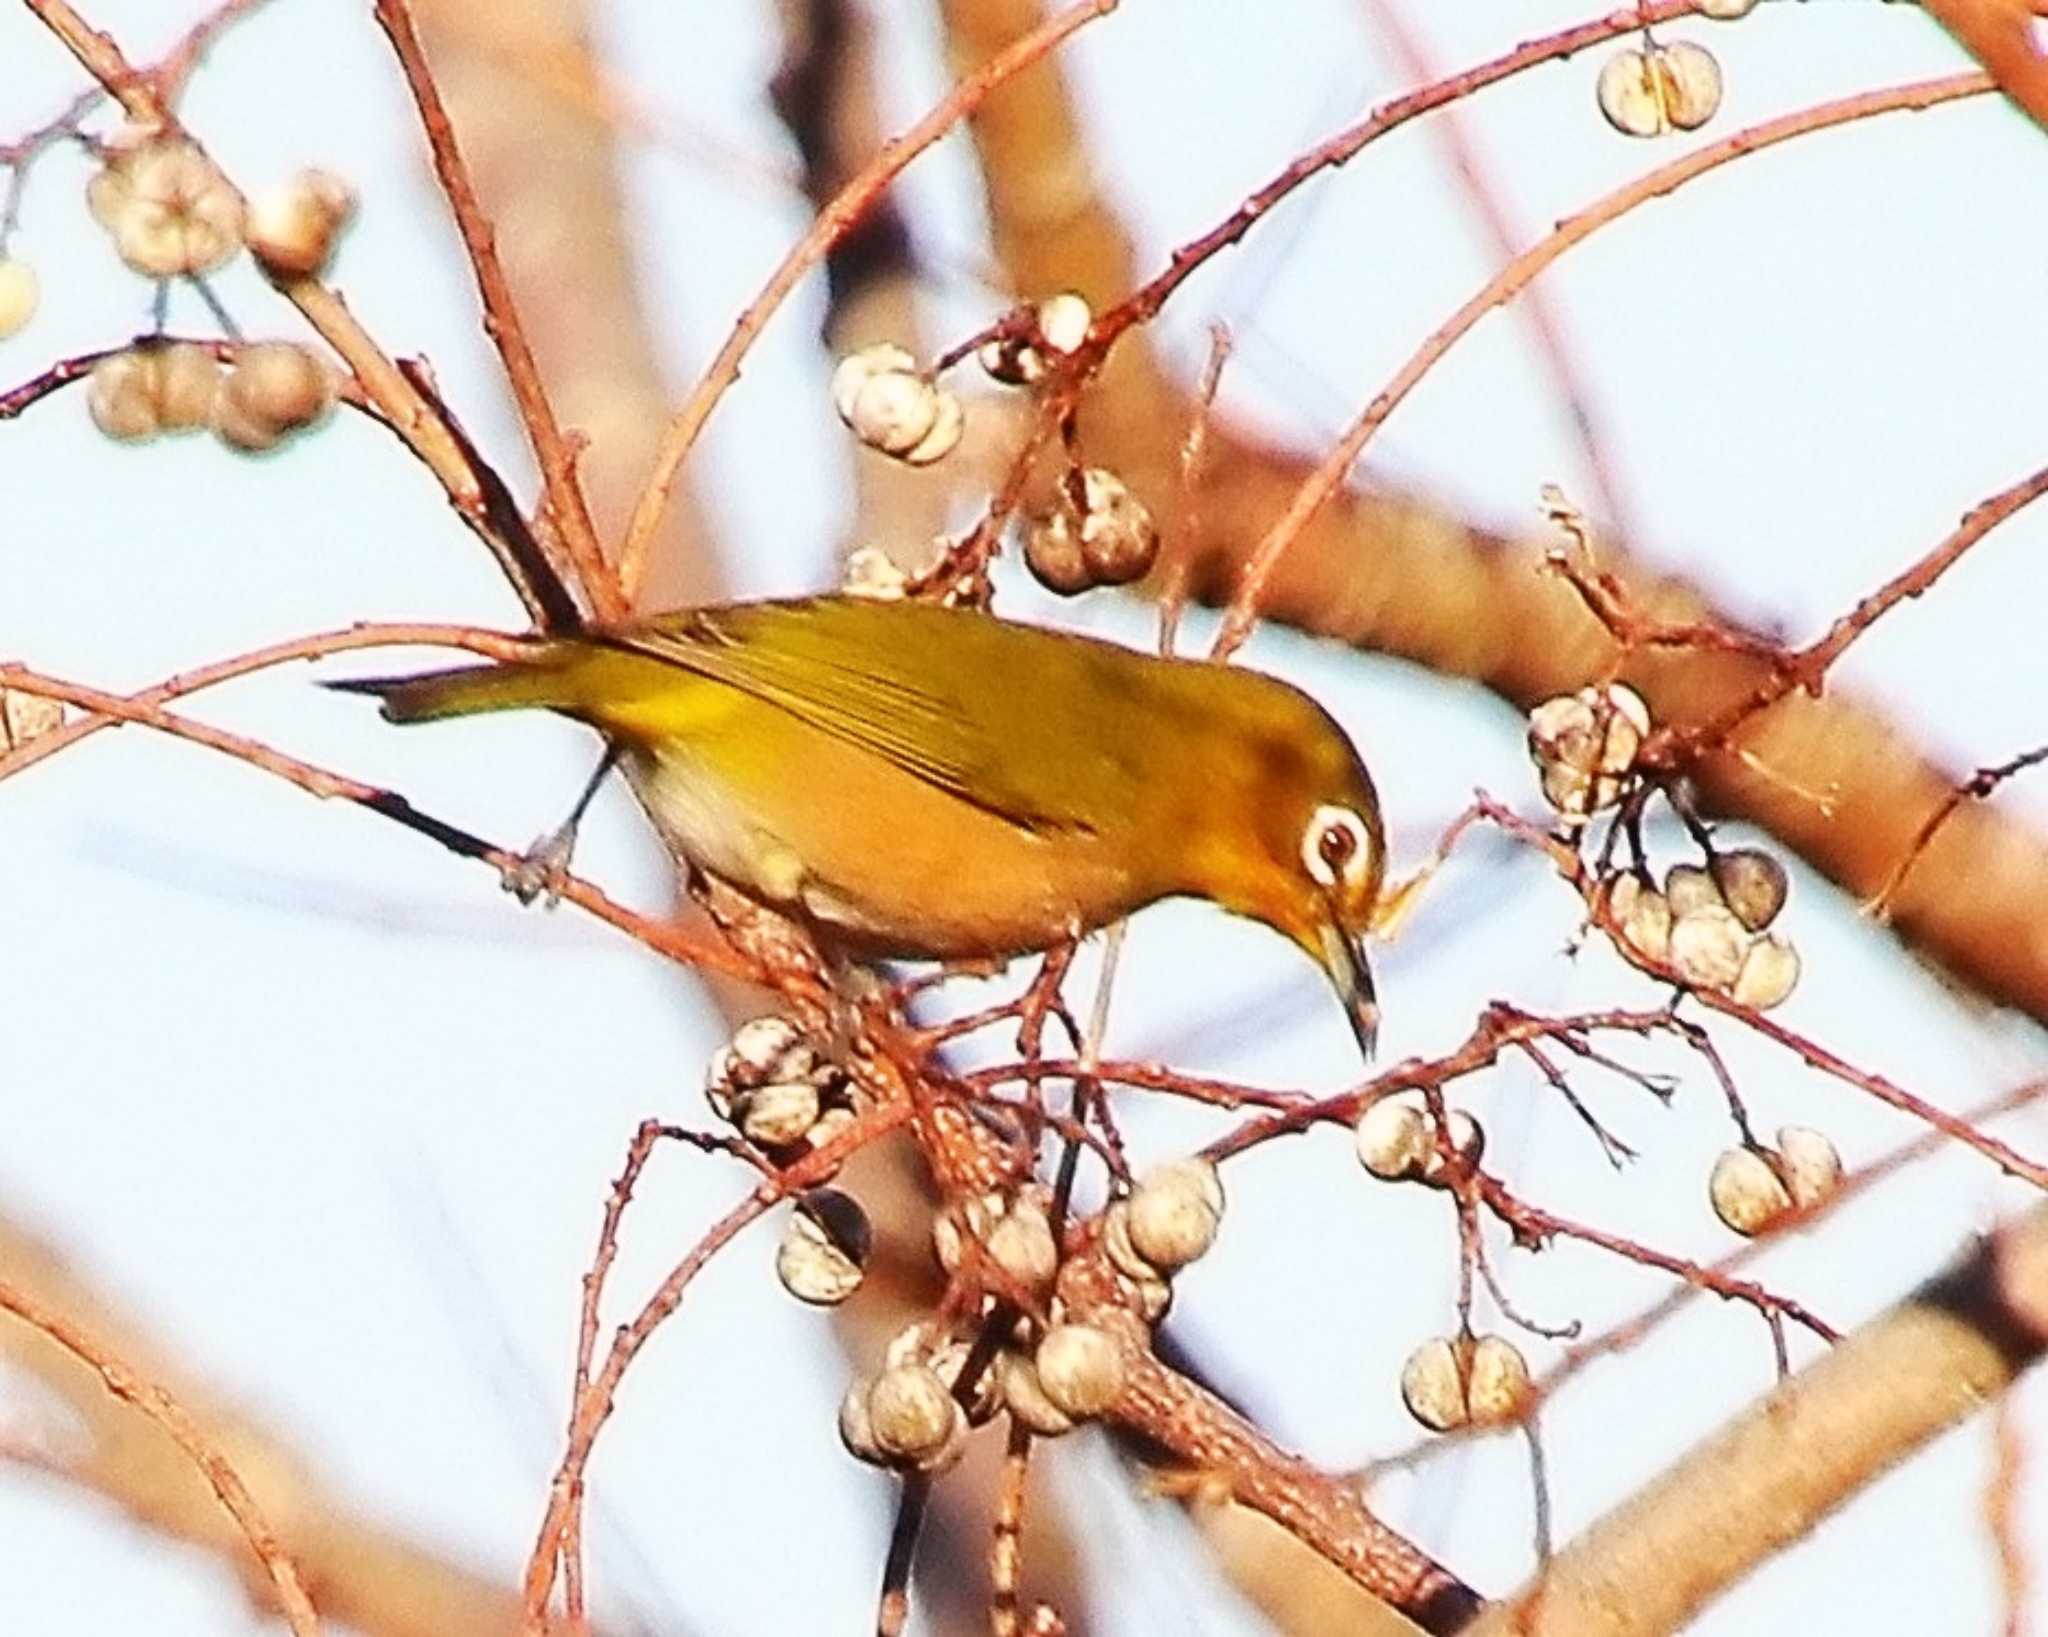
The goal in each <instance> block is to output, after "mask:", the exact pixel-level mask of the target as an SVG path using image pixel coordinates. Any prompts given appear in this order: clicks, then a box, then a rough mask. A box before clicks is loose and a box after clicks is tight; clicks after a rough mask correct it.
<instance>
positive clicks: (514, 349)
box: [375, 0, 625, 624]
mask: <svg viewBox="0 0 2048 1637" xmlns="http://www.w3.org/2000/svg"><path fill="white" fill-rule="evenodd" d="M375 15H376V18H377V25H378V27H380V28H381V29H383V31H384V34H385V37H386V38H387V39H389V40H390V42H391V48H392V50H393V52H395V53H396V55H397V57H398V65H399V67H400V69H401V70H403V72H404V74H405V83H406V87H407V89H408V90H410V91H411V92H412V98H413V103H414V106H415V107H416V108H417V110H418V112H419V117H420V128H421V129H422V130H423V131H424V132H425V133H426V138H427V147H428V149H429V150H430V151H431V152H432V154H433V157H434V175H435V178H436V180H438V181H439V182H440V184H441V192H442V194H443V195H444V196H445V197H446V198H447V200H448V208H449V209H450V210H451V211H452V212H453V213H454V216H455V225H456V227H457V229H458V230H459V231H460V232H461V234H462V245H463V248H464V249H465V250H466V251H467V252H468V253H469V265H470V270H471V272H472V273H473V274H474V276H475V278H476V286H477V293H478V294H479V296H480V297H481V298H482V300H483V308H484V333H485V334H487V335H488V336H489V337H490V338H491V341H492V343H493V344H494V345H495V346H496V347H497V349H498V359H499V361H500V362H501V363H502V364H503V365H504V368H505V379H506V381H507V382H509V383H510V385H511V388H512V396H513V399H514V400H515V401H516V402H517V404H518V406H519V421H520V424H521V425H522V426H523V427H524V428H525V429H526V435H527V439H528V441H529V443H530V444H531V445H532V448H533V453H534V458H535V459H536V460H537V461H538V462H539V464H540V471H541V484H542V490H543V494H544V499H543V501H542V505H543V507H544V510H545V513H546V516H547V518H548V520H549V522H550V523H551V524H552V526H553V529H554V530H555V532H556V533H558V534H559V535H560V537H561V540H562V543H563V546H564V548H565V549H566V550H567V552H568V555H569V561H570V562H572V563H573V564H575V566H576V574H577V578H578V579H579V580H580V581H581V582H582V588H583V593H584V596H585V597H586V598H588V599H589V602H590V606H591V609H592V611H593V612H595V613H596V615H597V617H598V620H599V622H600V623H603V624H610V623H614V622H616V621H617V620H618V619H619V617H620V616H621V615H622V614H623V613H624V612H625V604H624V603H623V602H622V600H621V599H620V596H619V588H618V585H617V583H616V582H615V581H614V579H613V577H612V574H611V571H610V569H609V568H608V567H607V566H606V564H605V561H604V555H603V551H602V549H601V548H600V547H599V545H598V540H597V531H596V529H595V527H594V526H593V525H592V523H591V520H590V507H589V505H588V504H587V503H586V502H585V500H584V498H583V482H582V479H581V477H580V476H579V475H578V473H577V470H576V460H577V449H576V447H575V446H574V445H572V444H571V443H570V442H569V440H567V439H565V438H564V437H563V435H562V427H561V423H560V422H559V421H557V420H556V418H555V409H554V405H553V404H552V403H551V402H549V400H548V391H547V387H546V385H545V384H544V383H543V382H542V380H541V375H540V366H539V364H538V363H537V362H536V361H535V359H534V355H533V348H532V346H531V345H530V344H529V343H528V342H527V339H526V330H525V327H524V325H523V324H522V323H521V322H520V317H519V304H518V302H516V301H515V300H513V297H512V289H511V286H510V284H509V283H507V281H506V278H505V270H504V268H503V267H502V266H501V265H500V264H499V261H498V249H497V235H496V234H495V232H493V230H492V228H491V224H490V223H489V221H487V220H486V219H485V217H484V212H483V206H482V205H481V204H480V203H479V202H478V200H477V196H476V188H475V186H474V185H473V184H472V183H471V181H470V176H469V168H468V166H467V165H465V164H464V163H463V159H462V151H461V149H460V148H459V147H458V146H457V145H456V141H455V128H454V126H453V125H451V124H450V123H449V121H448V110H447V109H446V108H445V107H443V106H442V102H441V91H440V87H439V86H437V85H436V84H435V83H434V74H433V70H432V69H431V68H429V67H428V66H427V59H426V56H425V54H424V52H422V50H421V49H420V41H419V35H418V33H417V32H416V31H415V30H414V28H413V24H412V13H411V12H410V11H409V10H408V9H407V8H406V5H405V0H376V12H375Z"/></svg>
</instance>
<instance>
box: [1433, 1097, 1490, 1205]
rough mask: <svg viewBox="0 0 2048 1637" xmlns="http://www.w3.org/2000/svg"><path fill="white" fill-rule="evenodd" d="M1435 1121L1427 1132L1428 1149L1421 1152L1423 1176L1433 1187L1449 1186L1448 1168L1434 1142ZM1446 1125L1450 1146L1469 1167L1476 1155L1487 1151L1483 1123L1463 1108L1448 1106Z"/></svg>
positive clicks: (1475, 1159) (1449, 1175)
mask: <svg viewBox="0 0 2048 1637" xmlns="http://www.w3.org/2000/svg"><path fill="white" fill-rule="evenodd" d="M1433 1127H1434V1122H1432V1131H1431V1135H1430V1144H1429V1149H1428V1151H1427V1152H1426V1153H1424V1155H1423V1156H1422V1180H1423V1181H1424V1182H1426V1183H1428V1184H1429V1186H1430V1187H1432V1188H1441V1187H1445V1186H1448V1184H1449V1182H1450V1180H1451V1169H1450V1166H1449V1164H1448V1163H1447V1162H1446V1161H1445V1159H1444V1156H1443V1150H1442V1149H1441V1148H1440V1147H1439V1146H1438V1144H1437V1142H1436V1137H1435V1132H1434V1129H1433ZM1445 1129H1446V1130H1447V1131H1448V1132H1449V1133H1450V1138H1451V1148H1452V1150H1453V1151H1454V1152H1455V1153H1456V1154H1457V1155H1458V1157H1459V1159H1460V1160H1461V1161H1463V1163H1464V1166H1465V1167H1466V1168H1469V1167H1471V1166H1475V1165H1477V1164H1478V1163H1479V1157H1480V1156H1481V1155H1482V1154H1484V1153H1485V1152H1486V1127H1484V1126H1483V1125H1481V1124H1480V1123H1479V1122H1478V1121H1477V1120H1475V1119H1474V1118H1473V1117H1472V1116H1471V1115H1469V1114H1467V1113H1466V1112H1465V1111H1464V1110H1463V1109H1462V1108H1454V1109H1451V1110H1450V1111H1449V1112H1448V1114H1447V1115H1446V1116H1445Z"/></svg>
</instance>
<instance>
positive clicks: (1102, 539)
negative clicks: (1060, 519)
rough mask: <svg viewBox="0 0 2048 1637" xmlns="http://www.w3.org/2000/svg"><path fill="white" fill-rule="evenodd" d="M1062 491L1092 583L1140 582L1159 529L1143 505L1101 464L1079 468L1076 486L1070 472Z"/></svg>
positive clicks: (1156, 551)
mask: <svg viewBox="0 0 2048 1637" xmlns="http://www.w3.org/2000/svg"><path fill="white" fill-rule="evenodd" d="M1061 487H1062V489H1063V490H1064V492H1065V493H1066V495H1067V498H1068V499H1069V501H1070V502H1072V503H1074V504H1075V506H1076V510H1077V512H1078V519H1079V523H1080V536H1081V558H1082V560H1083V561H1084V562H1085V563H1086V564H1087V565H1088V572H1089V573H1090V574H1091V575H1092V576H1094V580H1095V583H1096V584H1097V585H1129V584H1130V583H1131V581H1133V580H1137V579H1142V578H1143V577H1144V576H1145V574H1147V573H1148V572H1149V571H1150V570H1151V567H1152V563H1153V560H1154V559H1155V558H1157V557H1158V555H1159V526H1158V524H1156V523H1154V522H1153V521H1152V513H1151V511H1150V510H1149V509H1148V508H1147V507H1146V505H1145V503H1144V502H1143V501H1142V500H1140V499H1139V498H1138V497H1137V496H1136V495H1134V494H1133V493H1131V491H1130V489H1129V487H1128V486H1127V485H1126V484H1125V483H1124V480H1123V479H1122V478H1120V477H1118V476H1117V475H1116V473H1114V472H1112V471H1109V470H1108V469H1107V468H1105V467H1101V466H1090V467H1087V468H1085V469H1083V471H1082V472H1081V474H1080V479H1079V483H1078V485H1077V484H1076V482H1075V479H1074V477H1073V474H1071V473H1069V474H1068V477H1067V479H1066V481H1065V482H1064V483H1063V484H1062V485H1061ZM1077 487H1078V489H1079V494H1078V496H1077V495H1076V493H1075V490H1076V488H1077Z"/></svg>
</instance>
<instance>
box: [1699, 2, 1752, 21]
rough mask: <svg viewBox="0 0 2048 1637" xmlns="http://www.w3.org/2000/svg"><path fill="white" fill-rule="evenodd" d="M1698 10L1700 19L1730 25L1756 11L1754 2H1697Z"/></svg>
mask: <svg viewBox="0 0 2048 1637" xmlns="http://www.w3.org/2000/svg"><path fill="white" fill-rule="evenodd" d="M1699 10H1700V15H1701V16H1702V17H1713V18H1716V19H1718V20H1719V21H1721V22H1724V23H1732V22H1734V21H1735V20H1736V19H1737V18H1738V17H1747V16H1748V15H1749V14H1750V13H1751V12H1752V11H1754V10H1756V0H1699Z"/></svg>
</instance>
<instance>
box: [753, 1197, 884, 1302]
mask: <svg viewBox="0 0 2048 1637" xmlns="http://www.w3.org/2000/svg"><path fill="white" fill-rule="evenodd" d="M873 1244H874V1231H873V1229H872V1228H870V1227H869V1225H868V1219H867V1213H866V1212H864V1211H863V1210H862V1209H861V1208H860V1204H859V1202H858V1201H857V1200H854V1199H852V1198H850V1197H849V1196H847V1195H845V1194H842V1193H840V1192H839V1191H838V1190H837V1189H833V1188H814V1189H812V1190H811V1192H809V1193H807V1194H805V1195H804V1196H803V1197H802V1198H801V1199H799V1200H798V1201H797V1207H796V1210H795V1211H794V1212H792V1213H791V1215H790V1219H789V1223H788V1225H787V1226H786V1227H785V1228H784V1229H783V1234H782V1244H781V1245H780V1247H779V1248H778V1249H777V1250H776V1253H775V1275H776V1277H777V1278H778V1279H780V1280H781V1281H782V1287H783V1289H785V1290H787V1291H788V1292H789V1293H790V1295H792V1296H794V1297H795V1298H796V1299H797V1300H798V1301H800V1302H809V1303H811V1304H812V1305H813V1306H816V1307H833V1306H836V1305H837V1304H838V1303H840V1302H843V1301H845V1300H846V1298H847V1297H849V1296H851V1295H852V1294H853V1293H854V1292H855V1291H856V1290H858V1289H859V1288H860V1282H861V1276H862V1273H863V1271H864V1269H865V1268H866V1265H867V1259H868V1252H869V1250H870V1249H871V1247H872V1246H873Z"/></svg>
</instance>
